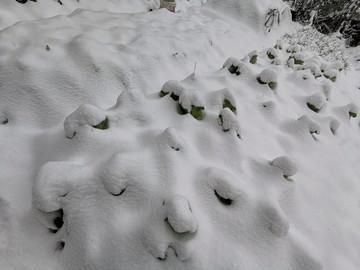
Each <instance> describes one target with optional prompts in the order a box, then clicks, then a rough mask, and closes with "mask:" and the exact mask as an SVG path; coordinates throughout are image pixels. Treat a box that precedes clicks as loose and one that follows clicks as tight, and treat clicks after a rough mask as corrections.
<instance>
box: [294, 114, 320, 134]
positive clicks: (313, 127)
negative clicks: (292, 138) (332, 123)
mask: <svg viewBox="0 0 360 270" xmlns="http://www.w3.org/2000/svg"><path fill="white" fill-rule="evenodd" d="M297 121H298V122H299V123H300V124H302V125H305V126H306V128H307V129H308V130H309V132H310V134H314V133H315V134H320V131H321V128H320V125H319V124H318V123H316V122H315V121H313V120H311V119H310V117H309V116H307V115H303V116H301V117H300V118H299V119H298V120H297Z"/></svg>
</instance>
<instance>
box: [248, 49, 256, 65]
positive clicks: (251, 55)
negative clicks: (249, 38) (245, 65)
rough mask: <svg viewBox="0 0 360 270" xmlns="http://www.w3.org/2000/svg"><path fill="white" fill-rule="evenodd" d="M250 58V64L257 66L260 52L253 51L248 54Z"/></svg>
mask: <svg viewBox="0 0 360 270" xmlns="http://www.w3.org/2000/svg"><path fill="white" fill-rule="evenodd" d="M248 56H249V59H250V60H249V62H250V63H251V64H256V62H257V58H258V52H257V50H254V51H251V52H250V53H249V54H248Z"/></svg>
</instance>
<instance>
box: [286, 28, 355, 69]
mask: <svg viewBox="0 0 360 270" xmlns="http://www.w3.org/2000/svg"><path fill="white" fill-rule="evenodd" d="M281 39H282V40H283V41H285V42H286V43H289V44H291V45H294V46H297V45H300V46H302V47H303V48H304V49H306V50H308V51H313V52H316V53H318V54H319V55H320V56H321V57H322V58H324V59H325V60H326V61H329V62H337V61H338V62H340V63H342V64H343V66H344V68H345V69H346V68H348V67H349V60H348V56H347V53H346V46H345V41H344V40H341V39H339V38H338V37H337V36H336V35H324V34H321V33H320V32H318V31H316V30H315V29H314V28H312V27H311V26H303V27H300V28H298V29H297V30H296V31H295V32H294V33H287V34H285V35H284V36H283V37H282V38H281ZM289 52H292V53H293V52H295V51H291V50H289Z"/></svg>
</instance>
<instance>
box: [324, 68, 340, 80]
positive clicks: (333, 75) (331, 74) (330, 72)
mask: <svg viewBox="0 0 360 270" xmlns="http://www.w3.org/2000/svg"><path fill="white" fill-rule="evenodd" d="M338 75H339V72H338V71H337V70H335V69H333V68H329V69H326V70H325V71H324V77H325V78H327V79H329V80H330V81H332V82H336V79H337V77H338Z"/></svg>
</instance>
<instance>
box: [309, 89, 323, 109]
mask: <svg viewBox="0 0 360 270" xmlns="http://www.w3.org/2000/svg"><path fill="white" fill-rule="evenodd" d="M306 104H307V106H308V108H309V109H310V110H312V111H314V112H316V113H317V112H319V111H320V110H321V108H322V107H323V106H324V104H325V97H324V95H323V94H320V93H315V94H313V95H311V96H309V97H308V98H307V101H306Z"/></svg>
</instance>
